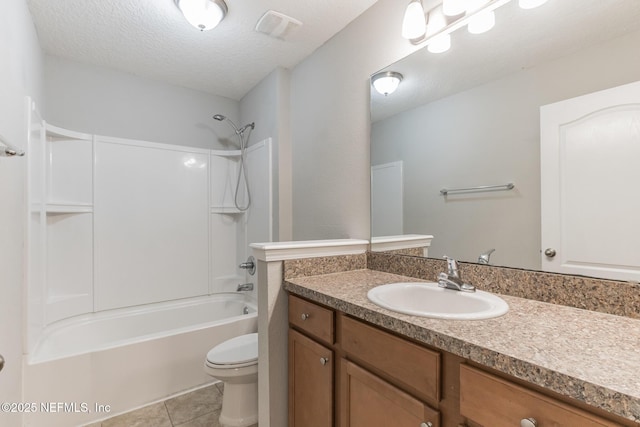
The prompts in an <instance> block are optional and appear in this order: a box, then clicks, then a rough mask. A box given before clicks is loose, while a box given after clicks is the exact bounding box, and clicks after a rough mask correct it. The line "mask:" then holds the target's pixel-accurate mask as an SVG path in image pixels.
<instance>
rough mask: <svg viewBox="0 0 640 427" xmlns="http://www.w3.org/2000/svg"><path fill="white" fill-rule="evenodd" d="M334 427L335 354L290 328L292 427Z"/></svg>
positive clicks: (290, 419) (290, 423)
mask: <svg viewBox="0 0 640 427" xmlns="http://www.w3.org/2000/svg"><path fill="white" fill-rule="evenodd" d="M332 425H333V352H332V351H331V350H329V349H328V348H326V347H324V346H323V345H320V344H318V343H317V342H315V341H313V340H311V339H309V338H307V337H305V336H304V335H302V334H300V333H298V332H296V331H294V330H292V329H289V427H331V426H332Z"/></svg>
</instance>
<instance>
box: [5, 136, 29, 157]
mask: <svg viewBox="0 0 640 427" xmlns="http://www.w3.org/2000/svg"><path fill="white" fill-rule="evenodd" d="M0 156H4V157H13V156H24V151H22V150H18V149H17V148H15V147H14V146H13V145H11V144H9V143H8V142H7V140H6V139H5V138H4V137H3V136H2V135H0Z"/></svg>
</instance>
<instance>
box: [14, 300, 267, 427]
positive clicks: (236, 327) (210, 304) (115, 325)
mask: <svg viewBox="0 0 640 427" xmlns="http://www.w3.org/2000/svg"><path fill="white" fill-rule="evenodd" d="M174 305H177V307H172V306H171V304H163V307H158V306H155V307H154V306H151V307H149V308H146V309H145V308H143V309H137V310H138V311H139V312H138V313H134V312H133V310H131V309H129V311H131V313H130V315H129V316H120V317H115V316H111V317H108V316H102V318H101V319H99V320H95V321H94V322H78V324H76V325H74V326H73V327H71V326H69V327H68V328H61V329H60V330H58V331H56V333H52V334H51V336H50V339H49V341H48V342H46V345H45V346H44V347H43V348H41V349H40V352H39V353H38V354H37V356H38V357H39V359H40V361H39V363H31V364H25V366H24V390H25V396H24V399H25V401H29V402H75V403H78V404H81V403H86V404H87V405H88V407H89V408H91V409H93V408H94V407H95V405H96V404H98V405H109V412H108V413H97V412H95V411H94V412H91V413H84V412H59V413H42V412H36V413H29V414H25V423H26V425H31V426H47V427H68V426H70V425H81V424H84V423H89V422H92V421H95V420H98V419H102V418H108V417H112V416H114V415H117V414H119V413H123V412H128V411H130V410H132V409H134V408H137V407H140V406H143V405H146V404H148V403H150V402H153V401H156V400H158V399H164V398H166V397H167V396H171V395H174V394H176V393H179V392H182V391H184V390H188V389H192V388H195V387H198V386H201V385H203V384H206V383H210V382H212V379H211V377H209V376H208V375H207V374H206V373H205V372H204V370H203V368H202V366H203V360H204V356H205V355H206V354H207V352H208V351H209V350H210V349H211V347H213V346H215V345H217V344H220V343H222V342H223V341H225V340H227V339H231V338H233V337H236V336H239V335H243V334H247V333H251V332H255V331H256V330H257V327H258V325H257V311H256V306H255V303H254V302H251V301H249V300H248V298H247V297H246V296H243V295H237V294H222V295H213V296H209V297H202V298H199V299H198V300H197V301H189V302H184V303H182V304H181V305H180V304H174ZM245 307H249V311H250V312H249V313H248V314H243V311H244V308H245ZM214 313H218V314H217V316H218V318H217V319H216V318H214V317H212V315H214ZM127 332H128V333H129V336H126V335H125V333H127ZM97 338H102V340H103V341H97ZM85 341H86V344H87V345H86V346H85V348H82V346H83V342H85ZM67 344H69V345H72V346H73V350H74V351H75V352H76V354H75V355H68V351H69V350H70V349H67V348H64V346H65V345H67ZM89 345H90V346H91V347H92V348H89ZM46 351H49V354H46V353H45V352H46ZM61 352H64V353H65V354H67V355H66V356H65V357H61V358H53V356H56V355H60V354H61Z"/></svg>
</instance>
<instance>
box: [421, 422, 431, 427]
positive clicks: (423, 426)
mask: <svg viewBox="0 0 640 427" xmlns="http://www.w3.org/2000/svg"><path fill="white" fill-rule="evenodd" d="M420 427H433V424H431V423H430V422H429V421H427V422H426V423H420Z"/></svg>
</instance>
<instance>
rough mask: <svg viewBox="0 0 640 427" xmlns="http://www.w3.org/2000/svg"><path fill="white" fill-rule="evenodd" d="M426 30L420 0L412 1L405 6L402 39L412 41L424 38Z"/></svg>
mask: <svg viewBox="0 0 640 427" xmlns="http://www.w3.org/2000/svg"><path fill="white" fill-rule="evenodd" d="M426 29H427V21H426V18H425V16H424V9H423V7H422V2H421V0H413V1H412V2H411V3H409V6H407V10H406V11H405V12H404V19H403V20H402V37H404V38H405V39H409V40H413V39H418V38H421V37H422V36H424V33H425V31H426Z"/></svg>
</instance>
